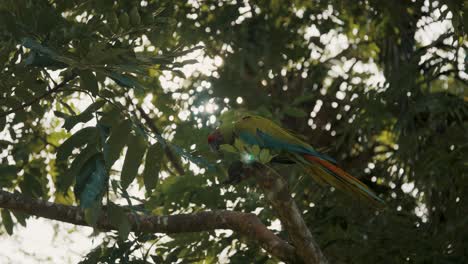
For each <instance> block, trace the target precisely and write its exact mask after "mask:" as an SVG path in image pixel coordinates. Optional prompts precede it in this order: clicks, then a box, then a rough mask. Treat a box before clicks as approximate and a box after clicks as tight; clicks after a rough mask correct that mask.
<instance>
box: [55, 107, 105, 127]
mask: <svg viewBox="0 0 468 264" xmlns="http://www.w3.org/2000/svg"><path fill="white" fill-rule="evenodd" d="M105 104H106V101H103V100H99V101H96V102H94V103H92V104H90V105H89V106H88V107H87V108H86V109H85V110H84V111H83V112H82V113H81V114H79V115H74V116H65V123H64V124H63V127H64V128H65V129H66V130H68V131H70V130H71V129H72V128H73V127H75V125H76V124H78V123H86V122H88V121H89V120H91V119H92V118H93V116H94V115H95V113H96V111H97V110H99V109H100V108H101V107H103V106H104V105H105ZM57 114H59V113H58V112H57V113H56V115H57ZM62 114H63V113H61V115H62Z"/></svg>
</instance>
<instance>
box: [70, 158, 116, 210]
mask: <svg viewBox="0 0 468 264" xmlns="http://www.w3.org/2000/svg"><path fill="white" fill-rule="evenodd" d="M108 178H109V177H108V174H107V171H106V168H105V165H104V159H103V157H102V154H100V153H99V154H97V155H94V156H92V157H91V158H89V159H88V160H87V161H86V162H85V164H84V165H83V166H82V167H81V168H80V171H79V173H78V175H77V177H76V184H75V189H74V193H75V197H76V198H78V199H79V201H80V206H81V207H82V208H91V207H92V206H93V204H95V203H100V202H101V198H102V196H103V195H104V193H105V191H106V188H107V180H108Z"/></svg>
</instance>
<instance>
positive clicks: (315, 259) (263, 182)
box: [244, 163, 328, 264]
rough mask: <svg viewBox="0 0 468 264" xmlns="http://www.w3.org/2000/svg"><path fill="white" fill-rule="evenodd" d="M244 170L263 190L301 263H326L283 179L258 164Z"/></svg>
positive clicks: (266, 167)
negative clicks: (253, 176) (254, 177)
mask: <svg viewBox="0 0 468 264" xmlns="http://www.w3.org/2000/svg"><path fill="white" fill-rule="evenodd" d="M244 170H246V173H249V174H252V173H253V174H254V175H255V176H256V179H257V184H258V185H259V186H260V187H261V188H262V189H263V192H264V193H265V197H266V199H267V200H268V201H269V202H270V204H271V206H272V207H273V210H274V211H275V212H276V214H277V215H278V217H279V219H280V221H281V223H282V225H283V226H284V228H285V229H286V231H287V232H288V234H289V238H290V240H291V241H292V244H293V245H294V246H295V247H296V254H297V255H299V256H300V258H301V259H302V261H303V262H304V263H311V264H326V263H328V261H327V259H326V258H325V256H324V255H323V253H322V251H321V249H320V247H319V246H318V244H317V242H316V241H315V239H314V237H313V236H312V234H311V232H310V230H309V229H308V228H307V225H306V224H305V222H304V219H303V218H302V215H301V212H300V211H299V209H298V208H297V205H296V203H295V202H294V199H293V198H292V197H291V194H290V192H289V190H288V184H287V182H286V181H285V180H284V179H283V177H282V176H281V175H279V174H278V173H277V172H276V171H274V170H273V169H271V168H270V167H268V166H265V165H263V164H260V163H256V164H255V165H254V166H253V167H250V168H244ZM249 170H250V172H249ZM252 170H253V171H252Z"/></svg>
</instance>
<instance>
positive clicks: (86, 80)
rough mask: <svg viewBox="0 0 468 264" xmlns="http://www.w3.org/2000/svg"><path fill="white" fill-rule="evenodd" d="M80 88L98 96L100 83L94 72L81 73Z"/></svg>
mask: <svg viewBox="0 0 468 264" xmlns="http://www.w3.org/2000/svg"><path fill="white" fill-rule="evenodd" d="M80 88H81V89H84V90H88V91H90V92H91V93H92V94H93V95H97V94H98V92H99V90H98V83H97V80H96V76H95V75H94V73H93V72H92V71H90V70H85V71H81V72H80Z"/></svg>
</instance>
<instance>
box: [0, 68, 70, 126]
mask: <svg viewBox="0 0 468 264" xmlns="http://www.w3.org/2000/svg"><path fill="white" fill-rule="evenodd" d="M75 77H76V74H72V75H70V76H69V77H66V78H65V79H64V80H63V81H62V82H61V83H59V84H57V85H55V87H54V88H52V89H50V90H49V91H47V92H45V93H44V94H43V95H41V96H39V97H36V98H34V99H32V100H31V101H29V102H27V103H24V104H22V105H20V106H18V107H15V108H13V109H11V110H9V111H6V112H4V113H0V117H4V116H7V115H9V114H12V113H15V112H16V111H19V110H21V109H25V108H26V107H28V106H31V105H33V104H35V103H37V102H39V101H40V100H41V99H43V98H45V97H47V96H49V95H51V94H53V93H55V92H57V91H58V90H60V88H62V87H64V86H65V85H66V84H67V83H68V82H69V81H71V80H73V79H75Z"/></svg>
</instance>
